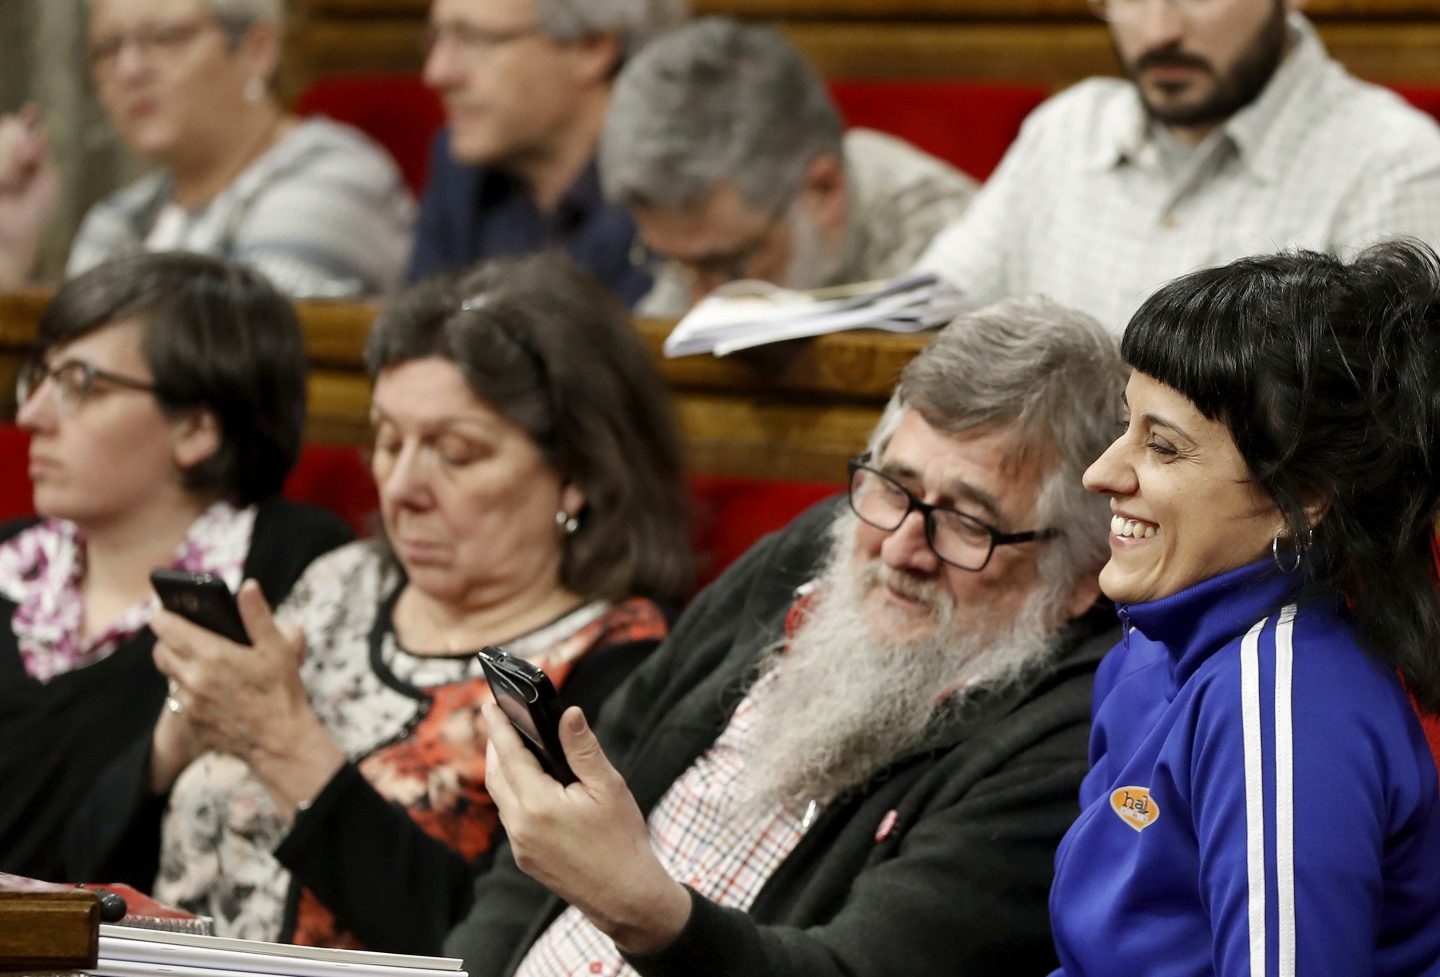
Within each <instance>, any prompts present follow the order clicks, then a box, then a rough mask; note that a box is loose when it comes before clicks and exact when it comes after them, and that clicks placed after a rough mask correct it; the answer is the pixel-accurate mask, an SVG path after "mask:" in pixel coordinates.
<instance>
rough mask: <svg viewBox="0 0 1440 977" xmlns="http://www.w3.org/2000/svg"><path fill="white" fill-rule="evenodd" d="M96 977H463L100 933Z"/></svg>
mask: <svg viewBox="0 0 1440 977" xmlns="http://www.w3.org/2000/svg"><path fill="white" fill-rule="evenodd" d="M86 973H88V974H92V975H95V977H140V975H147V974H173V975H175V977H256V975H259V974H269V975H276V977H465V972H464V971H462V970H461V969H460V961H459V960H457V959H453V958H450V957H420V956H412V955H408V954H398V953H378V952H374V951H370V950H332V949H328V948H325V947H312V946H290V945H289V944H286V943H259V942H256V941H253V940H234V939H229V938H226V937H221V936H197V935H194V934H191V933H163V932H156V931H152V930H145V929H136V928H134V927H130V926H109V925H102V926H101V927H100V960H99V963H98V964H96V966H95V967H94V968H93V969H91V970H88V971H86Z"/></svg>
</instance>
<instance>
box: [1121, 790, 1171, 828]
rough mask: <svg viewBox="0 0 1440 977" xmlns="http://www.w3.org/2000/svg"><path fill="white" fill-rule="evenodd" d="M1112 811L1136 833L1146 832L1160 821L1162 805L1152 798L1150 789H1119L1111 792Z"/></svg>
mask: <svg viewBox="0 0 1440 977" xmlns="http://www.w3.org/2000/svg"><path fill="white" fill-rule="evenodd" d="M1110 809H1111V810H1113V811H1114V812H1115V813H1116V814H1118V815H1120V820H1121V821H1124V822H1125V823H1126V824H1128V825H1130V827H1132V828H1134V829H1135V830H1136V831H1144V830H1145V829H1146V828H1148V827H1150V825H1152V824H1154V823H1155V822H1156V821H1158V820H1160V805H1159V804H1156V803H1155V801H1154V799H1152V798H1151V797H1150V788H1149V787H1117V788H1115V789H1114V790H1113V791H1111V792H1110Z"/></svg>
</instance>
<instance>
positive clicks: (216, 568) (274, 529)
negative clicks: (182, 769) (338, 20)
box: [0, 254, 349, 888]
mask: <svg viewBox="0 0 1440 977" xmlns="http://www.w3.org/2000/svg"><path fill="white" fill-rule="evenodd" d="M17 399H18V402H19V414H18V418H17V419H18V422H19V424H20V426H21V427H23V428H24V429H25V430H26V431H28V432H29V434H30V461H29V471H30V478H31V480H32V481H33V483H34V505H35V511H36V512H37V513H38V514H39V519H30V520H24V521H22V522H20V523H13V524H9V525H7V526H5V527H3V529H0V614H3V615H4V616H5V618H6V619H7V620H8V621H9V623H10V627H9V629H8V630H6V631H4V632H3V634H0V669H3V671H4V673H5V677H4V680H3V681H0V743H4V744H5V748H4V749H0V797H3V798H4V799H5V800H4V803H3V804H0V870H3V871H7V872H17V873H20V874H24V875H30V876H35V877H40V878H47V879H54V880H61V879H72V880H80V879H84V878H89V877H93V875H94V872H95V871H97V870H99V869H100V868H102V867H103V869H104V870H105V875H104V877H105V878H107V879H111V880H118V881H126V882H131V883H132V884H136V885H138V886H142V887H145V888H148V887H149V883H150V881H151V880H152V879H153V877H154V873H155V867H156V858H157V854H158V846H157V834H158V829H159V814H160V811H159V806H160V799H159V798H158V797H154V798H152V797H151V796H149V793H148V791H145V790H143V789H141V788H142V785H141V784H140V778H139V776H138V774H134V773H131V774H130V775H129V776H130V777H131V778H133V780H134V786H135V788H136V789H135V790H133V791H129V794H128V796H126V797H124V798H118V797H117V796H116V795H115V794H114V793H112V792H108V791H106V790H104V789H101V788H100V787H99V784H100V783H101V782H103V781H105V780H106V778H107V777H108V776H110V774H111V773H114V774H115V776H117V777H118V778H119V781H120V782H121V783H126V784H127V786H128V784H129V781H127V779H126V777H127V775H126V774H125V773H124V770H125V769H126V768H127V764H128V769H130V770H131V771H134V770H137V769H139V768H140V767H141V766H142V765H143V763H144V761H145V758H146V756H147V754H148V752H149V747H150V742H151V734H152V728H153V727H154V726H155V723H156V718H157V716H159V715H160V714H161V705H162V703H163V701H164V699H165V695H166V681H165V679H164V677H163V676H162V675H161V674H160V673H159V672H158V671H156V669H155V666H154V663H153V662H152V660H151V648H152V646H153V644H154V635H153V634H151V632H150V631H149V629H148V627H147V622H148V620H149V617H150V614H151V612H152V611H153V610H154V608H155V599H154V596H153V594H152V593H151V591H150V580H149V573H150V571H151V570H152V569H153V568H155V567H175V568H179V569H184V570H193V571H204V572H209V573H214V574H216V575H218V576H220V577H222V578H224V579H225V580H226V582H227V583H229V584H230V585H231V586H232V587H233V586H235V585H237V584H239V582H240V580H241V579H242V577H250V578H253V579H255V580H257V581H258V582H259V584H260V585H261V587H262V589H263V590H264V591H265V592H266V593H267V594H268V595H270V598H271V599H272V600H278V599H280V598H282V597H284V596H285V594H286V593H288V592H289V590H290V586H291V584H292V583H293V582H294V581H295V580H296V578H297V577H298V576H299V574H300V571H301V570H303V569H304V568H305V565H306V564H307V563H309V562H310V560H311V559H313V558H314V557H316V556H318V555H319V554H321V553H323V552H325V551H326V550H328V549H331V548H332V547H334V546H337V545H339V544H340V543H342V542H344V541H345V540H346V539H347V538H348V537H349V533H348V531H347V530H346V529H345V527H344V526H343V524H341V523H340V522H339V520H338V519H336V518H335V517H333V516H331V515H329V514H328V513H324V512H321V511H317V510H311V509H308V508H305V507H300V506H295V505H292V504H290V503H287V502H283V501H281V500H280V499H279V498H277V494H278V493H279V491H280V486H281V483H282V482H283V481H284V479H285V476H286V474H287V473H288V472H289V470H290V468H291V466H292V465H293V463H294V462H295V459H296V457H297V455H298V454H299V450H300V434H301V425H302V423H303V421H304V416H305V361H304V351H303V349H302V347H301V342H300V329H299V325H298V323H297V322H296V320H295V314H294V312H293V310H292V309H291V308H290V305H289V303H288V302H287V301H286V300H285V299H284V298H283V297H282V296H280V295H279V294H278V293H277V292H276V291H275V289H274V288H273V287H272V286H271V285H270V284H269V283H267V282H266V281H265V280H264V279H263V278H261V277H260V276H259V275H257V274H255V273H254V272H251V271H248V270H244V269H239V268H234V267H227V266H224V265H221V264H220V263H218V262H216V261H214V260H213V259H210V258H205V257H201V256H198V255H185V254H151V255H137V256H134V257H130V258H125V259H121V260H117V261H115V262H111V263H108V264H104V265H101V266H99V267H98V268H96V269H94V270H93V271H90V272H88V273H86V274H84V275H81V276H79V277H77V278H75V279H72V280H71V281H70V282H68V283H67V284H65V285H64V286H63V287H62V288H61V289H60V290H59V291H58V292H57V293H56V295H55V298H54V300H53V301H52V302H51V303H50V305H49V307H48V308H47V309H46V310H45V313H44V315H43V317H42V318H41V320H40V325H39V328H38V331H37V335H36V349H35V353H34V355H33V357H32V359H31V360H30V362H29V363H28V365H27V366H26V367H25V368H24V369H23V370H22V372H21V376H20V384H19V390H18V396H17ZM67 830H69V834H70V837H69V839H68V840H67V839H66V837H65V834H66V832H67ZM102 852H113V854H114V855H115V856H116V859H115V860H114V861H109V860H105V861H103V862H102V861H101V860H100V855H101V853H102Z"/></svg>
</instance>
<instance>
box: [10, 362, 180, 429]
mask: <svg viewBox="0 0 1440 977" xmlns="http://www.w3.org/2000/svg"><path fill="white" fill-rule="evenodd" d="M46 380H51V381H53V382H54V391H55V410H56V411H57V412H58V413H60V414H62V415H66V414H69V413H71V412H72V411H74V410H75V408H77V407H79V406H80V405H81V404H83V403H85V402H86V401H87V400H89V399H90V398H91V397H93V396H94V395H95V382H96V381H97V380H98V381H101V382H103V383H108V384H110V385H111V386H115V387H122V388H124V389H126V390H141V391H144V392H146V393H154V391H155V384H153V383H149V382H147V381H145V380H136V379H135V378H134V377H127V376H122V375H120V374H119V373H111V372H110V371H109V370H102V369H100V368H99V367H98V366H94V365H92V364H90V363H86V362H85V361H84V360H65V361H64V362H62V363H60V364H59V365H58V366H53V367H52V366H46V365H45V363H44V361H42V360H38V359H37V360H32V361H31V362H30V363H28V364H26V365H25V366H24V367H23V368H22V369H21V370H20V377H19V380H18V382H17V383H16V385H15V400H16V403H18V404H24V403H26V402H27V401H29V399H30V398H31V397H33V396H35V393H36V391H38V390H39V389H40V387H41V386H42V385H43V384H44V383H45V381H46Z"/></svg>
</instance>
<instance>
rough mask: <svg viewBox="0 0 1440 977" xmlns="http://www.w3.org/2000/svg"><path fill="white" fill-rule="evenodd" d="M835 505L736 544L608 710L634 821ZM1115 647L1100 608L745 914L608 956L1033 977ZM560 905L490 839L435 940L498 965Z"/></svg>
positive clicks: (730, 679)
mask: <svg viewBox="0 0 1440 977" xmlns="http://www.w3.org/2000/svg"><path fill="white" fill-rule="evenodd" d="M836 505H837V503H836V502H833V501H832V502H829V503H822V504H821V505H820V506H818V507H815V508H813V509H811V510H810V512H808V513H806V514H805V515H803V516H802V517H800V518H799V519H798V520H796V521H795V522H794V523H792V524H791V526H790V527H789V528H787V529H786V530H784V531H783V532H781V533H779V534H776V535H772V536H770V537H767V538H766V539H765V540H763V541H762V542H761V543H759V544H758V545H757V546H755V547H754V548H753V549H752V550H751V551H750V552H749V553H748V554H747V555H746V556H745V557H744V558H742V559H741V560H740V561H739V562H738V563H736V564H735V566H733V567H732V568H731V569H730V570H729V571H728V572H727V573H726V574H725V576H723V577H722V578H721V579H720V580H719V581H718V582H717V583H716V584H715V585H713V586H712V587H710V588H709V589H707V590H706V591H705V592H704V593H703V594H702V595H701V596H700V597H699V598H698V599H697V601H696V602H695V604H694V605H693V606H691V607H690V608H689V609H688V610H687V611H686V613H685V614H684V615H683V616H682V617H681V619H680V621H679V622H678V623H677V625H676V628H675V630H674V631H673V632H672V634H671V636H670V638H669V639H668V640H667V641H666V642H665V643H664V644H663V645H662V646H661V648H660V650H659V651H658V652H657V653H656V654H655V655H653V656H652V657H651V659H650V661H649V662H647V663H646V664H645V665H644V666H642V667H641V669H640V670H639V671H638V672H637V673H636V674H635V675H634V676H633V677H632V679H631V680H630V681H629V682H628V683H627V684H626V685H625V686H623V687H622V688H621V690H620V691H619V693H617V696H616V698H615V699H614V700H613V701H612V702H610V703H609V704H608V705H607V707H606V719H605V720H603V721H602V722H601V723H600V724H598V725H597V732H598V734H599V736H600V738H601V741H602V742H603V743H604V745H605V748H606V752H607V754H608V755H609V756H610V757H612V758H617V759H618V761H619V762H618V764H617V765H618V766H619V768H620V771H621V773H622V774H624V776H625V779H626V781H627V782H628V783H629V785H630V788H631V790H632V791H633V793H634V795H635V798H636V800H637V801H638V803H639V805H640V808H641V810H642V811H643V812H645V813H646V815H647V816H648V815H649V813H650V811H651V810H653V808H654V807H655V805H656V803H657V802H658V801H659V800H660V798H661V796H662V795H663V794H664V792H665V791H666V790H667V789H668V788H669V787H670V785H671V784H673V783H674V782H675V780H676V779H677V778H678V777H679V776H680V775H681V774H682V773H683V772H684V771H685V770H686V769H687V768H688V767H689V766H690V765H691V764H692V763H693V762H694V761H695V760H696V759H697V758H698V757H699V756H700V755H701V754H702V753H703V752H704V751H705V750H706V749H707V748H708V747H709V746H710V745H711V744H712V743H713V742H714V741H715V740H716V738H717V737H718V736H719V734H720V732H721V731H722V730H723V729H724V727H725V725H726V724H727V723H728V722H729V719H730V716H731V713H732V712H733V711H734V709H735V706H736V705H737V704H738V703H739V701H740V699H741V697H742V696H743V695H744V693H745V689H746V686H747V683H748V682H749V681H750V680H752V679H753V677H754V673H755V668H754V666H755V663H756V660H757V658H758V656H759V655H760V653H761V651H762V650H763V649H764V648H765V647H766V646H768V645H770V644H771V643H772V642H773V641H775V640H776V639H777V638H779V637H780V636H781V635H782V633H783V626H784V619H785V615H786V612H787V611H788V609H789V607H790V604H791V602H792V600H793V593H794V589H795V587H796V586H798V585H799V584H801V583H803V582H805V581H806V580H808V579H810V578H811V577H812V576H814V574H815V573H816V570H817V567H818V566H819V562H820V560H821V558H822V556H823V553H824V550H825V546H826V544H827V536H826V529H827V527H828V525H829V523H830V521H831V519H832V518H833V516H834V512H835V506H836ZM1117 638H1118V634H1117V632H1116V630H1115V623H1114V616H1113V613H1111V612H1109V611H1108V610H1107V609H1103V608H1101V609H1097V610H1094V611H1092V612H1091V613H1090V614H1088V615H1086V616H1085V617H1084V618H1081V619H1079V620H1077V621H1074V622H1072V623H1071V625H1070V626H1069V628H1068V629H1067V631H1066V633H1065V635H1064V636H1063V640H1062V646H1063V649H1062V651H1061V653H1060V654H1059V657H1058V658H1057V659H1056V661H1055V663H1054V665H1053V667H1051V668H1049V669H1048V670H1046V671H1044V672H1043V673H1042V674H1038V675H1035V676H1033V677H1032V678H1031V679H1030V680H1029V681H1027V682H1026V683H1024V684H1023V685H1021V686H1018V687H1016V688H1013V689H1010V690H1007V691H1005V692H1004V693H1000V694H997V695H994V696H993V697H991V698H990V699H989V700H987V701H985V702H983V703H977V707H976V708H974V709H972V710H970V711H969V712H968V714H967V715H966V716H965V717H964V718H962V719H959V720H957V721H956V722H955V723H953V724H951V725H950V726H949V727H947V728H945V729H943V730H941V731H940V732H938V733H937V735H935V736H934V737H933V738H932V739H931V740H930V741H929V742H927V743H926V744H925V745H924V746H923V747H922V748H920V749H918V750H915V751H913V752H911V753H910V754H908V755H906V756H904V757H902V758H900V759H899V760H897V761H896V762H894V763H893V764H892V765H890V766H889V767H888V768H887V769H886V770H884V771H882V772H881V773H880V774H879V775H877V776H875V777H874V778H872V779H871V781H870V782H869V783H868V784H867V785H866V786H865V787H864V788H863V789H862V790H860V791H859V792H857V793H856V794H855V795H853V796H850V797H848V798H846V799H844V800H842V801H841V802H839V803H837V804H834V805H832V806H831V807H829V808H828V809H827V810H825V811H824V812H823V813H822V814H821V815H820V817H819V819H818V820H817V821H816V823H815V824H814V826H813V827H812V828H811V829H810V830H809V831H808V832H807V833H806V835H805V837H804V838H803V839H802V840H801V842H800V844H799V846H798V847H797V848H796V849H795V850H794V851H793V852H792V853H791V854H790V856H789V857H788V858H786V859H785V861H784V862H783V863H782V864H781V865H780V866H779V868H778V869H777V870H776V871H775V873H774V874H773V875H772V876H771V878H770V879H769V881H768V882H767V883H766V885H765V887H764V888H763V890H762V891H761V892H760V894H759V896H758V897H757V899H756V900H755V903H754V905H753V906H752V907H751V909H750V910H749V911H748V912H739V911H736V910H733V909H725V908H721V907H720V906H718V905H716V904H714V903H712V902H710V901H709V900H706V899H704V898H702V897H700V896H698V895H694V896H692V901H693V905H694V909H693V912H692V915H691V918H690V921H689V923H688V924H687V925H686V927H685V929H684V931H683V932H682V933H681V934H680V935H679V936H678V937H677V938H676V939H675V940H674V941H673V942H672V943H671V944H670V945H668V946H667V947H665V948H663V949H662V950H660V951H657V952H655V953H653V954H648V955H645V956H643V957H635V956H632V957H629V958H627V959H628V960H629V962H630V963H631V965H632V966H634V967H635V969H636V970H637V971H639V972H640V973H641V974H643V975H675V977H680V975H685V977H707V975H716V977H720V975H726V977H731V975H734V977H738V975H746V977H755V975H795V977H800V975H805V977H828V975H836V977H839V975H848V977H855V975H866V977H882V975H883V977H910V975H914V974H931V973H933V974H941V973H945V974H964V975H966V977H988V975H994V977H1002V975H1003V977H1013V975H1015V974H1044V973H1046V972H1047V971H1048V970H1049V969H1051V967H1053V966H1054V965H1055V955H1054V950H1053V947H1052V944H1051V939H1050V929H1049V917H1048V912H1047V907H1046V900H1047V895H1048V891H1049V885H1050V880H1051V876H1052V872H1053V866H1052V859H1053V857H1054V852H1055V848H1056V845H1057V844H1058V843H1059V840H1060V837H1061V835H1062V834H1063V833H1064V832H1065V830H1066V828H1067V827H1068V826H1069V824H1070V822H1071V821H1072V820H1073V819H1074V818H1075V816H1076V815H1077V813H1078V810H1079V809H1078V802H1077V792H1078V788H1079V784H1080V780H1081V778H1082V777H1083V775H1084V773H1085V769H1086V746H1087V744H1086V741H1087V736H1088V729H1089V719H1090V688H1091V683H1092V679H1093V677H1094V669H1095V666H1096V664H1097V663H1098V661H1099V659H1100V658H1101V657H1102V655H1103V654H1104V652H1105V650H1106V649H1107V648H1108V647H1109V646H1110V645H1111V644H1113V642H1114V641H1115V640H1116V639H1117ZM891 812H893V828H892V830H890V831H889V832H888V833H879V834H881V835H883V837H877V828H878V827H879V825H880V824H881V822H882V821H884V820H890V819H891V818H892V815H891ZM377 881H378V880H377ZM563 908H564V906H563V905H562V904H561V903H560V901H559V900H558V899H556V898H555V897H553V896H552V895H551V894H550V893H549V892H548V891H546V890H545V889H544V888H542V887H541V886H540V885H539V884H538V883H535V882H534V881H533V880H531V879H529V878H528V877H527V876H525V875H524V874H523V873H521V872H520V870H519V869H518V868H517V867H516V866H515V862H514V859H513V858H512V857H511V854H510V851H509V848H508V846H502V847H501V848H500V850H499V851H498V852H497V854H496V862H495V865H494V867H493V868H492V870H491V871H489V872H488V873H486V874H485V875H482V876H481V877H479V878H478V879H477V880H476V884H475V887H474V890H473V898H472V902H471V904H470V906H469V907H468V912H467V914H466V916H465V917H464V919H463V920H462V921H461V922H460V923H459V925H458V926H457V927H456V928H455V929H454V930H453V931H452V932H451V934H450V936H449V938H448V940H447V941H446V943H445V947H444V949H445V950H446V951H447V952H449V953H451V954H454V955H457V956H460V957H463V958H464V960H465V965H466V969H467V970H468V971H469V972H470V973H471V974H472V975H473V977H499V975H506V974H511V973H513V972H514V970H515V968H516V967H517V966H518V965H519V962H520V960H521V959H522V958H523V956H524V954H525V952H526V951H527V950H528V948H529V947H530V946H531V944H533V943H534V941H535V939H536V938H537V937H538V936H539V934H540V933H541V932H543V930H544V928H545V927H546V926H548V925H549V923H550V922H551V921H553V920H554V919H555V917H556V916H557V915H558V914H559V913H560V912H561V910H563ZM417 949H420V948H417ZM425 949H434V948H425Z"/></svg>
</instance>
